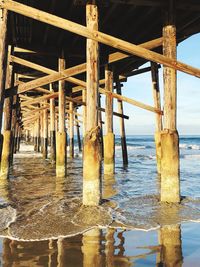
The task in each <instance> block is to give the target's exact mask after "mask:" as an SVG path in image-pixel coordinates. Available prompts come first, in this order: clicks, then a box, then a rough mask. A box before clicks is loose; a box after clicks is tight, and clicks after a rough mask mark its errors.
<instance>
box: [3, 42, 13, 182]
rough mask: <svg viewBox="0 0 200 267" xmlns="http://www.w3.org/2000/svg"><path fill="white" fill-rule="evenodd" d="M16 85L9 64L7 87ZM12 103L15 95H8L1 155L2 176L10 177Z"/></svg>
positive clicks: (5, 103) (9, 52) (5, 105)
mask: <svg viewBox="0 0 200 267" xmlns="http://www.w3.org/2000/svg"><path fill="white" fill-rule="evenodd" d="M11 53H12V49H11V47H9V50H8V54H9V55H11ZM13 85H14V74H13V66H12V65H9V63H8V64H7V73H6V87H11V86H13ZM12 104H13V97H8V98H6V99H5V101H4V125H3V126H4V132H3V149H2V155H1V170H0V176H1V178H8V174H9V166H10V163H11V150H12V147H11V144H12V142H11V141H12V140H11V139H12V131H11V125H12V124H11V122H12Z"/></svg>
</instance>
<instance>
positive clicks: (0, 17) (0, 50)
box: [0, 8, 8, 160]
mask: <svg viewBox="0 0 200 267" xmlns="http://www.w3.org/2000/svg"><path fill="white" fill-rule="evenodd" d="M7 18H8V11H7V10H6V9H2V8H0V157H1V152H2V147H3V136H2V134H1V128H2V115H3V104H4V90H5V82H6V65H7V45H6V36H7ZM0 160H1V159H0Z"/></svg>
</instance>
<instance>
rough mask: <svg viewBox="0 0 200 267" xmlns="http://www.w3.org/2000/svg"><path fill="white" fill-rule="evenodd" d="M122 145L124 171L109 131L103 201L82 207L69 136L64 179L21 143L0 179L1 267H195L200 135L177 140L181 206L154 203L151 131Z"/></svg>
mask: <svg viewBox="0 0 200 267" xmlns="http://www.w3.org/2000/svg"><path fill="white" fill-rule="evenodd" d="M127 147H128V155H129V165H128V167H127V168H126V169H124V168H123V163H122V155H121V146H120V138H119V136H116V146H115V156H116V168H115V175H113V176H112V177H104V176H103V175H102V188H103V189H102V205H101V206H100V207H99V208H89V207H85V208H84V207H82V206H81V198H82V155H81V153H80V152H79V151H78V147H77V144H76V140H75V158H74V159H73V160H71V159H69V158H68V159H67V161H68V163H67V164H68V168H67V176H66V177H65V178H56V176H55V167H54V166H53V165H52V164H51V163H50V162H49V160H46V161H45V160H43V159H42V157H41V154H39V153H35V152H33V146H31V145H27V144H24V143H23V144H22V145H21V150H20V152H19V153H17V154H16V155H15V159H14V166H13V169H11V172H10V179H9V180H8V181H1V184H0V205H1V209H0V216H1V220H0V236H1V240H0V266H48V267H49V266H70V267H76V266H77V267H78V266H84V267H86V266H87V267H90V266H95V267H96V266H97V267H100V266H101V267H103V266H108V267H114V266H122V267H123V266H126V267H127V266H157V267H158V266H192V267H195V266H199V261H200V224H199V222H200V182H199V173H200V136H181V137H180V170H181V173H180V174H181V196H182V203H181V204H180V205H179V204H169V203H165V204H161V203H160V202H159V190H160V177H159V175H157V171H156V157H155V145H154V138H153V136H127Z"/></svg>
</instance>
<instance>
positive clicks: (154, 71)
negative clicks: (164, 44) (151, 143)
mask: <svg viewBox="0 0 200 267" xmlns="http://www.w3.org/2000/svg"><path fill="white" fill-rule="evenodd" d="M151 76H152V89H153V99H154V106H155V108H158V109H160V110H161V102H160V88H159V74H158V64H156V63H154V62H151ZM161 131H162V115H161V114H158V113H156V131H155V136H154V138H155V146H156V160H157V172H158V173H159V174H160V173H161Z"/></svg>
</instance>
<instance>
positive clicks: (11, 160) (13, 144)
mask: <svg viewBox="0 0 200 267" xmlns="http://www.w3.org/2000/svg"><path fill="white" fill-rule="evenodd" d="M17 103H18V98H17V96H13V109H12V122H11V128H12V138H11V141H12V143H11V158H10V162H11V164H12V163H13V155H14V150H15V132H16V123H17V106H18V105H17Z"/></svg>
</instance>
